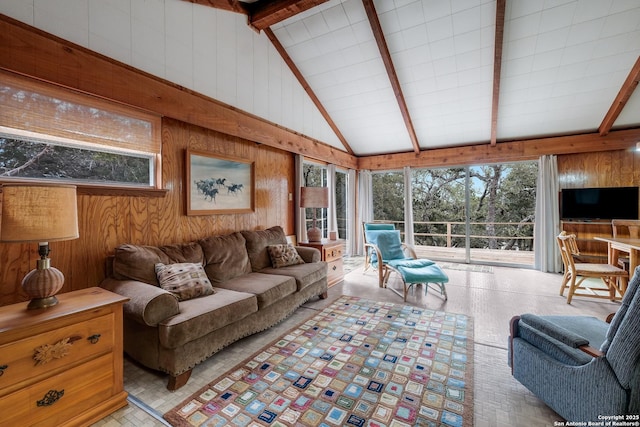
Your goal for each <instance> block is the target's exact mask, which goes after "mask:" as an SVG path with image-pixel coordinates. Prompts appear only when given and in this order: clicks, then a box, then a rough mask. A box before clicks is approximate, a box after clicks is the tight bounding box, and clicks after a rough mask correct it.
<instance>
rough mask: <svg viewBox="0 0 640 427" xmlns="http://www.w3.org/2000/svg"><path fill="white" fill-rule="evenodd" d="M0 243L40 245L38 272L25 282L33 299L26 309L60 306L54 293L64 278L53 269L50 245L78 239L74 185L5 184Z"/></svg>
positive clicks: (30, 275) (37, 263)
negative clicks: (36, 243)
mask: <svg viewBox="0 0 640 427" xmlns="http://www.w3.org/2000/svg"><path fill="white" fill-rule="evenodd" d="M1 221H2V222H1V225H0V242H5V243H30V242H38V253H39V254H40V259H39V260H37V262H36V269H35V270H31V271H30V272H29V273H28V274H27V275H26V276H25V277H24V279H22V288H23V289H24V291H25V292H26V293H27V295H28V296H29V297H30V298H31V301H30V302H29V304H28V306H27V308H28V309H37V308H46V307H51V306H54V305H56V304H57V303H58V299H57V298H56V297H55V294H56V293H57V292H58V291H60V289H62V285H64V275H63V274H62V273H61V272H60V270H58V269H57V268H54V267H51V259H50V258H49V242H56V241H61V240H71V239H77V238H78V206H77V201H76V186H75V185H57V184H35V183H34V184H30V183H15V184H14V183H8V184H3V185H2V217H1Z"/></svg>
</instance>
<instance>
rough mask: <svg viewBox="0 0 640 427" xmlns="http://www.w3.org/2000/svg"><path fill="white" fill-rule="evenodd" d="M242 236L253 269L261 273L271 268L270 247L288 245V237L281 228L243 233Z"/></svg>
mask: <svg viewBox="0 0 640 427" xmlns="http://www.w3.org/2000/svg"><path fill="white" fill-rule="evenodd" d="M242 235H243V236H244V238H245V240H246V241H247V244H246V246H247V253H248V254H249V261H251V269H252V270H253V271H260V270H262V269H263V268H266V267H271V258H269V253H268V252H267V246H269V245H283V244H286V243H287V236H285V234H284V230H283V229H282V227H280V226H278V225H277V226H275V227H271V228H268V229H266V230H259V231H242Z"/></svg>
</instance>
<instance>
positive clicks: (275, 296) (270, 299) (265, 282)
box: [216, 273, 296, 310]
mask: <svg viewBox="0 0 640 427" xmlns="http://www.w3.org/2000/svg"><path fill="white" fill-rule="evenodd" d="M216 286H218V287H221V288H224V289H229V290H233V291H239V292H245V293H248V294H254V295H255V296H256V298H257V299H258V309H260V310H262V309H263V308H265V307H268V306H270V305H271V304H273V303H274V302H277V301H280V300H282V298H284V297H286V296H287V295H290V294H292V293H294V292H295V291H296V281H295V280H294V279H293V277H288V276H277V275H275V274H261V273H249V274H245V275H244V276H240V277H235V278H233V279H231V280H227V281H226V282H223V283H216Z"/></svg>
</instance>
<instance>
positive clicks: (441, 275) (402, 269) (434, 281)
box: [388, 259, 449, 301]
mask: <svg viewBox="0 0 640 427" xmlns="http://www.w3.org/2000/svg"><path fill="white" fill-rule="evenodd" d="M388 265H389V267H390V268H391V269H393V270H394V271H395V272H396V273H398V275H399V276H400V278H402V284H403V288H404V289H403V294H402V295H400V293H399V292H397V291H395V290H394V289H393V288H390V289H391V290H392V291H394V292H396V293H397V294H398V295H400V296H401V297H402V298H403V299H404V301H406V300H407V293H408V292H409V289H411V287H412V286H413V285H416V284H419V283H424V285H425V287H424V294H425V295H426V294H427V291H428V290H429V287H430V284H431V285H432V286H431V287H432V288H433V289H435V290H438V291H439V292H440V295H441V296H442V297H444V299H445V301H446V300H447V298H448V297H447V289H446V288H445V286H444V284H445V283H447V282H448V281H449V276H447V274H446V273H445V272H444V271H442V269H441V268H440V266H438V265H437V264H436V263H435V262H433V261H431V260H429V259H404V260H393V261H389V263H388Z"/></svg>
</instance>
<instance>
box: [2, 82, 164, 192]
mask: <svg viewBox="0 0 640 427" xmlns="http://www.w3.org/2000/svg"><path fill="white" fill-rule="evenodd" d="M12 94H13V95H14V96H11V95H12ZM25 94H26V95H30V96H24V95H25ZM47 101H49V102H47ZM0 107H1V108H0V110H1V111H0V132H1V133H2V134H3V135H5V136H8V137H11V138H14V139H26V140H36V141H37V142H43V143H47V142H50V143H52V144H54V145H63V146H72V147H75V148H80V149H88V150H94V151H106V152H112V153H117V154H123V155H127V154H134V155H142V156H143V157H147V156H148V157H149V161H150V162H151V163H150V168H151V172H152V176H151V175H150V177H149V184H148V185H136V184H123V185H118V184H117V183H113V182H110V183H108V184H101V183H98V182H91V183H89V182H86V181H82V180H72V179H69V180H62V181H63V182H68V183H70V184H74V185H76V186H77V188H78V193H79V194H104V195H134V196H140V195H145V196H151V197H153V196H156V197H162V196H164V195H165V194H166V193H167V190H166V189H164V188H162V185H163V183H162V164H161V158H162V140H161V127H162V117H160V116H158V115H156V114H152V113H149V112H146V111H142V110H140V109H137V108H134V107H130V106H125V105H122V104H119V103H116V102H113V101H110V100H106V99H103V98H98V97H95V96H92V95H88V94H86V93H83V92H79V91H75V90H72V89H69V88H66V87H61V86H57V85H55V84H52V83H48V82H43V81H40V80H37V79H33V78H29V77H25V76H22V75H17V74H15V73H11V72H8V71H5V70H0ZM78 112H80V113H78ZM54 114H55V116H54ZM87 114H89V115H91V114H93V115H92V116H91V122H90V123H86V120H83V118H84V117H83V115H87ZM114 123H115V125H116V126H114ZM118 123H124V124H129V125H130V126H129V127H124V126H123V127H118V126H117V124H118ZM74 124H75V125H76V126H74ZM85 125H86V126H85ZM112 130H113V131H112ZM22 181H26V182H34V181H36V182H61V180H59V179H56V180H49V179H46V178H11V177H2V178H0V184H1V183H3V182H22Z"/></svg>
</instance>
